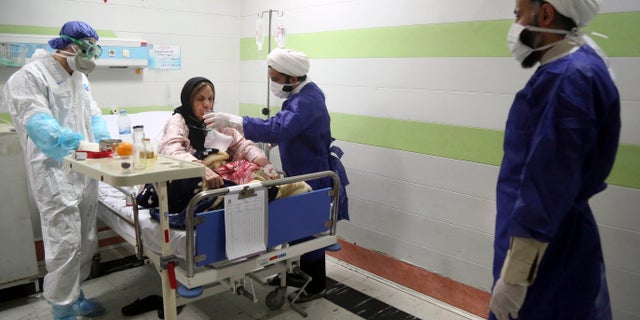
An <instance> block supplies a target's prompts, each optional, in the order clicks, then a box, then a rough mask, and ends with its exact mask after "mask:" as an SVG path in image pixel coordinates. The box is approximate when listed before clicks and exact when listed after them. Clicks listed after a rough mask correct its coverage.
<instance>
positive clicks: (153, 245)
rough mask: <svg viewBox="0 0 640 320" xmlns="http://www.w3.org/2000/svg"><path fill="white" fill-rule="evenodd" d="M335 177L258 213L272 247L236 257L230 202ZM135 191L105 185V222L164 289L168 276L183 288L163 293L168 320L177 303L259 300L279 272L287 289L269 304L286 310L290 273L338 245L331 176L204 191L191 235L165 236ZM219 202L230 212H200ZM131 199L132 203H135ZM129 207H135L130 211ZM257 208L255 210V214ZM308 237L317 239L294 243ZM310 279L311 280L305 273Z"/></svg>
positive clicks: (190, 220)
mask: <svg viewBox="0 0 640 320" xmlns="http://www.w3.org/2000/svg"><path fill="white" fill-rule="evenodd" d="M70 163H71V160H70ZM76 164H77V162H76ZM76 167H77V166H76ZM76 169H78V168H76ZM79 171H81V170H79ZM81 172H82V171H81ZM327 176H328V177H331V178H332V179H333V187H331V188H325V189H321V190H314V191H311V192H309V193H303V194H299V195H295V196H291V197H287V198H282V199H276V200H273V201H270V202H267V201H266V200H264V202H263V203H264V205H262V208H258V209H257V210H262V212H261V215H262V220H261V221H262V225H261V226H260V228H262V229H263V231H264V248H262V249H258V251H256V252H250V253H249V254H246V252H245V253H244V254H242V256H241V257H237V258H236V257H234V259H228V253H229V252H228V247H227V245H228V242H229V237H227V236H228V235H229V233H228V232H227V231H226V230H225V228H228V227H229V226H228V225H226V224H225V221H226V220H229V219H225V215H226V214H229V212H225V210H227V211H230V209H229V208H228V207H227V206H226V203H227V202H226V199H227V198H228V197H233V198H234V199H236V198H243V197H250V196H251V195H252V194H254V193H255V192H256V191H258V192H261V191H264V190H265V189H266V188H270V187H277V186H279V185H283V184H288V183H294V182H299V181H308V180H312V179H318V178H323V177H327ZM94 177H97V176H94ZM99 180H104V179H103V178H102V179H99ZM112 184H124V182H122V181H121V182H119V183H113V182H112ZM129 190H130V189H127V188H123V187H119V186H116V187H114V186H111V185H109V184H107V183H103V182H101V183H100V196H99V201H100V206H99V211H98V216H99V218H100V219H101V220H102V221H103V222H104V223H105V224H107V225H108V226H109V227H111V229H112V230H113V231H115V232H116V233H117V234H118V235H120V236H121V237H122V238H124V239H125V240H126V241H127V242H128V243H130V244H132V245H134V246H135V248H136V255H137V256H138V258H143V257H146V258H148V259H149V260H150V261H151V262H152V263H153V264H154V266H155V267H156V270H157V271H158V272H159V273H160V274H161V279H162V280H163V287H164V286H165V283H164V282H165V274H166V281H168V282H169V286H170V287H171V288H172V289H177V294H175V295H174V294H168V293H167V292H173V291H167V290H163V300H164V301H165V306H164V312H165V317H166V318H167V319H172V318H173V317H175V312H176V309H175V306H176V305H182V304H186V303H190V302H193V301H196V300H199V299H202V298H204V297H209V296H212V295H215V294H218V293H220V292H224V291H229V290H231V291H232V292H234V293H236V294H239V295H242V296H245V297H247V298H249V299H251V300H252V301H253V302H258V301H259V299H258V297H257V296H256V294H255V290H254V284H257V285H265V284H266V279H267V278H269V277H271V276H273V275H276V274H280V279H281V283H280V286H278V287H274V289H273V291H271V292H269V293H268V294H267V295H266V297H264V300H265V303H266V305H267V307H268V308H269V309H271V310H277V309H280V308H281V307H282V306H283V305H284V303H285V300H286V297H285V295H286V291H287V290H286V283H285V282H286V278H287V277H286V276H285V273H286V272H297V273H301V271H300V269H299V259H300V256H301V255H302V254H304V253H307V252H311V251H314V250H317V249H321V248H325V247H328V246H332V245H335V244H336V243H337V238H336V235H335V231H336V219H337V206H334V205H332V204H333V203H337V201H338V199H337V198H338V190H339V180H338V177H337V176H336V175H335V173H333V172H331V171H325V172H319V173H313V174H308V175H302V176H295V177H288V178H283V179H278V180H271V181H265V182H260V183H255V184H246V185H240V186H234V187H229V188H220V189H215V190H208V191H203V192H200V193H198V194H196V195H195V196H194V198H193V199H192V200H191V202H190V203H189V206H188V207H187V214H186V228H185V230H174V229H170V230H167V231H163V229H162V225H161V223H158V222H156V221H153V220H151V219H150V215H149V213H148V209H142V208H139V207H138V206H137V204H136V203H135V194H132V193H131V192H130V191H129ZM263 194H264V193H263ZM218 196H223V197H224V199H225V209H219V210H214V211H208V212H202V213H197V214H194V213H193V212H194V208H195V207H196V204H197V203H198V202H200V201H203V200H206V199H208V198H211V197H218ZM126 197H129V199H128V200H129V201H127V199H126ZM229 201H230V200H229ZM261 201H262V200H261ZM127 202H130V203H133V205H127ZM258 202H260V201H258ZM243 207H246V206H244V205H243V204H242V203H240V205H239V206H236V207H234V208H235V209H234V210H238V208H243ZM258 207H259V205H258ZM255 210H256V208H253V212H255ZM161 216H162V215H161ZM226 217H227V218H228V217H233V216H228V215H227V216H226ZM164 218H165V219H166V216H165V217H164ZM250 219H253V218H250ZM165 223H166V221H165ZM227 230H229V229H227ZM232 232H235V231H232ZM165 234H166V235H167V237H168V239H169V241H168V245H169V247H170V250H169V251H168V252H169V253H168V254H167V253H166V252H165V253H164V254H163V248H162V247H163V242H164V240H163V239H165ZM302 238H309V239H310V240H307V241H304V242H302V243H298V244H295V245H289V243H290V242H292V241H294V240H298V239H302ZM241 246H242V245H241ZM255 250H256V249H254V251H255ZM302 275H303V276H305V275H304V274H303V273H302ZM307 280H308V281H310V278H309V277H307ZM308 281H307V283H308ZM174 297H175V298H174ZM294 299H297V297H294ZM292 308H293V309H294V310H296V311H297V312H298V313H300V314H301V315H302V316H306V314H305V313H304V311H303V310H301V309H299V308H298V307H297V305H295V304H292Z"/></svg>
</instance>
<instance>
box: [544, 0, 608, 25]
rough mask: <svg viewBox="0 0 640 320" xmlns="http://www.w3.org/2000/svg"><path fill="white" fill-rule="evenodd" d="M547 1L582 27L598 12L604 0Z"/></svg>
mask: <svg viewBox="0 0 640 320" xmlns="http://www.w3.org/2000/svg"><path fill="white" fill-rule="evenodd" d="M547 2H549V3H550V4H551V5H552V6H553V7H554V8H556V10H558V12H560V13H561V14H562V15H564V16H565V17H568V18H571V19H573V21H575V22H576V24H577V25H578V27H579V28H582V27H584V26H586V25H588V24H589V23H590V22H591V20H593V18H594V17H595V16H596V15H597V14H598V11H600V3H602V0H547Z"/></svg>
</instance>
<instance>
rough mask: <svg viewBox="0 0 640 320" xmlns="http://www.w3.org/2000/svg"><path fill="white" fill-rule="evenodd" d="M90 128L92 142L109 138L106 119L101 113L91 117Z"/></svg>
mask: <svg viewBox="0 0 640 320" xmlns="http://www.w3.org/2000/svg"><path fill="white" fill-rule="evenodd" d="M91 129H93V139H94V140H95V141H94V142H100V140H107V139H111V135H110V134H109V129H107V120H105V119H104V118H103V117H102V116H101V115H95V116H93V117H91Z"/></svg>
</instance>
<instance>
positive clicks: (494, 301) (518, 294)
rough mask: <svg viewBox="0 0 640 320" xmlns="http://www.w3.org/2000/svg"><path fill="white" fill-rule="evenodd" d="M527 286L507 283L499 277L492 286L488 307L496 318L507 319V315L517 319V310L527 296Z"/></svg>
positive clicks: (499, 319)
mask: <svg viewBox="0 0 640 320" xmlns="http://www.w3.org/2000/svg"><path fill="white" fill-rule="evenodd" d="M527 288H528V286H524V285H519V284H508V283H506V282H504V281H503V280H502V278H499V279H498V281H496V285H495V286H494V287H493V293H492V294H491V304H490V306H489V309H491V311H492V312H493V314H494V315H495V316H496V318H498V320H509V315H511V318H513V319H517V318H518V311H520V308H522V303H524V298H525V297H526V296H527Z"/></svg>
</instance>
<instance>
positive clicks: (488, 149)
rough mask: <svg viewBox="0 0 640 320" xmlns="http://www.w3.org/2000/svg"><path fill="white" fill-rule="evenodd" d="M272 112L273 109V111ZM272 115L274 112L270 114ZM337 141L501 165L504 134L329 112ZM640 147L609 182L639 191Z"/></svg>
mask: <svg viewBox="0 0 640 320" xmlns="http://www.w3.org/2000/svg"><path fill="white" fill-rule="evenodd" d="M260 109H261V107H260V106H257V105H251V104H242V105H240V114H242V115H249V116H254V117H257V116H259V115H260V113H259V110H260ZM272 110H273V109H272ZM273 113H275V112H273ZM331 130H332V133H333V135H334V137H335V138H336V139H338V140H343V141H349V142H354V143H359V144H365V145H370V146H376V147H382V148H389V149H397V150H403V151H409V152H416V153H421V154H427V155H432V156H437V157H443V158H449V159H457V160H464V161H470V162H477V163H484V164H489V165H495V166H498V165H500V162H501V160H502V141H503V135H504V133H503V131H499V130H489V129H479V128H470V127H463V126H453V125H443V124H435V123H425V122H417V121H407V120H394V119H387V118H376V117H369V116H359V115H350V114H344V113H331ZM638 163H640V146H635V145H620V146H619V150H618V155H617V158H616V163H615V165H614V168H613V172H612V173H611V175H610V176H609V179H608V180H607V182H608V183H610V184H613V185H617V186H623V187H629V188H635V189H640V166H638Z"/></svg>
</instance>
